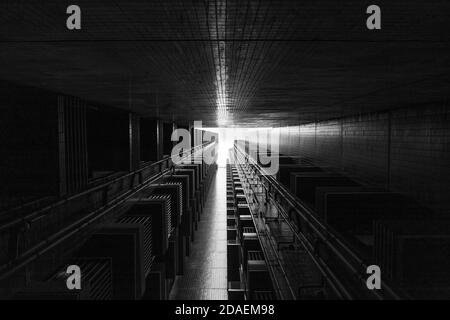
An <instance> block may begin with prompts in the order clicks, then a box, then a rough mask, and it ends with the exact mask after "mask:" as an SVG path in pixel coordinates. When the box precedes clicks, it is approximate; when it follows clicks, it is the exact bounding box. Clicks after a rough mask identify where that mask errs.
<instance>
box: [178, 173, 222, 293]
mask: <svg viewBox="0 0 450 320" xmlns="http://www.w3.org/2000/svg"><path fill="white" fill-rule="evenodd" d="M226 220H227V219H226V169H225V168H224V167H222V168H218V170H217V174H216V177H215V179H214V181H213V183H212V184H211V189H210V191H209V194H208V198H207V201H206V205H205V208H204V211H203V214H202V216H201V220H200V222H199V224H198V230H197V232H196V234H195V241H194V242H193V243H192V247H191V255H190V256H189V257H188V259H187V263H186V268H185V274H184V275H183V276H180V277H178V278H177V280H176V281H175V284H174V287H173V289H172V292H171V295H170V299H173V300H184V299H186V300H211V299H215V300H226V299H227V221H226Z"/></svg>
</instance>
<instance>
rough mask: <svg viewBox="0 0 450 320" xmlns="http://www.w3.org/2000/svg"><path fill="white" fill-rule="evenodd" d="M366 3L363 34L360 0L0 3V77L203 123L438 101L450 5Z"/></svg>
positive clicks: (445, 72) (271, 121) (314, 116)
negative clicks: (70, 13) (69, 22)
mask: <svg viewBox="0 0 450 320" xmlns="http://www.w3.org/2000/svg"><path fill="white" fill-rule="evenodd" d="M375 2H376V4H377V5H379V6H380V7H381V10H382V29H381V30H375V31H369V30H368V29H367V28H366V17H367V14H366V13H365V11H366V7H367V6H368V5H370V4H371V2H370V3H369V2H366V1H360V0H350V1H338V0H320V1H319V0H307V1H279V0H277V1H275V0H274V1H268V0H245V1H244V0H241V1H237V0H210V1H192V0H184V1H182V0H178V1H168V0H159V1H151V0H104V1H101V0H77V1H63V0H46V1H36V0H28V1H24V0H14V1H13V0H3V1H1V3H0V41H1V42H0V79H3V80H8V81H12V82H16V83H20V84H28V85H33V86H36V87H41V88H45V89H49V90H52V91H58V92H63V93H67V94H72V95H76V96H80V97H82V98H85V99H88V100H91V101H95V102H100V103H103V104H108V105H112V106H116V107H120V108H125V109H132V110H135V111H136V112H138V113H140V114H143V115H148V116H155V117H161V118H164V119H167V120H172V119H174V120H203V121H204V122H205V125H209V126H215V125H216V124H217V119H218V118H220V119H221V120H223V121H221V122H220V123H219V124H223V125H232V124H235V125H238V126H246V125H251V126H268V125H275V126H279V125H287V124H294V123H297V124H298V123H305V122H310V121H314V120H320V119H329V118H334V117H339V116H342V115H348V114H357V113H364V112H368V111H372V110H380V109H389V108H396V107H402V106H406V105H420V104H423V103H429V102H430V101H435V102H439V101H442V100H445V99H448V98H449V93H450V90H449V88H450V72H449V71H450V32H449V30H450V26H449V24H450V23H449V13H450V1H447V0H435V1H406V0H396V1H375ZM73 3H75V4H77V5H79V6H80V7H81V9H82V30H80V31H69V30H67V29H66V18H67V14H66V8H67V6H68V5H70V4H73Z"/></svg>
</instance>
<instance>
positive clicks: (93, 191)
mask: <svg viewBox="0 0 450 320" xmlns="http://www.w3.org/2000/svg"><path fill="white" fill-rule="evenodd" d="M214 144H215V142H208V143H204V144H202V145H199V146H196V147H194V148H191V149H190V150H189V151H188V152H186V153H184V155H183V157H182V158H181V161H183V160H185V159H186V158H189V157H191V156H194V155H196V154H197V153H198V152H200V151H203V150H204V149H205V150H206V149H209V148H210V147H212V146H213V145H214ZM178 164H182V163H173V162H172V160H171V158H170V157H167V158H164V159H162V160H159V161H157V162H154V163H151V164H148V165H146V166H144V167H142V168H140V169H138V170H136V171H133V172H130V173H127V174H124V175H122V176H120V177H118V178H115V179H113V180H111V181H108V182H106V183H104V184H101V185H98V186H95V187H93V188H90V189H87V190H85V191H82V192H80V193H77V194H74V195H71V196H69V197H67V198H64V199H61V200H59V201H56V202H55V203H52V204H50V205H47V206H45V207H44V208H41V209H38V210H35V211H33V212H29V213H25V214H23V215H21V216H20V217H15V216H8V217H6V219H3V221H2V222H0V243H2V242H3V244H4V247H7V248H8V259H7V260H6V261H4V262H3V264H2V265H0V284H1V282H3V281H5V280H7V279H8V278H9V277H10V276H11V275H14V274H15V273H17V272H18V271H20V270H22V269H23V268H24V267H26V266H27V265H29V264H30V263H31V262H33V261H35V260H36V259H38V258H39V257H42V256H43V255H44V254H46V253H47V252H49V251H50V250H52V249H53V248H55V247H56V246H58V245H60V244H61V243H62V242H64V241H66V240H68V239H70V238H72V237H74V236H76V235H77V234H80V233H81V232H82V231H85V230H86V229H87V228H88V227H90V226H93V225H95V224H96V223H97V222H100V221H102V219H104V218H105V217H106V216H107V215H108V214H109V213H111V212H112V211H113V210H114V209H116V208H118V207H119V206H120V205H121V204H123V203H124V202H125V201H127V200H128V199H130V198H131V197H132V196H133V195H134V194H136V193H137V192H139V191H141V190H142V189H144V188H145V187H147V185H149V184H151V183H153V182H155V181H157V180H158V179H160V178H161V177H163V176H165V175H167V174H169V173H170V172H171V170H172V169H173V168H174V167H175V165H178ZM66 211H70V213H69V214H68V213H67V212H66ZM52 222H53V224H52ZM47 223H49V225H47ZM36 226H37V227H36ZM30 234H32V235H30ZM5 241H6V242H7V245H5ZM1 288H2V285H0V289H1Z"/></svg>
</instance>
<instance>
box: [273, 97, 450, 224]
mask: <svg viewBox="0 0 450 320" xmlns="http://www.w3.org/2000/svg"><path fill="white" fill-rule="evenodd" d="M449 120H450V106H449V104H448V102H445V103H444V102H443V103H438V104H433V105H427V106H420V107H414V108H404V109H396V110H392V111H386V112H377V113H370V114H363V115H358V116H352V117H347V118H342V119H336V120H332V121H325V122H317V123H310V124H306V125H301V126H293V127H285V128H282V130H281V137H280V152H281V153H284V154H288V155H292V156H296V157H300V158H301V159H306V160H311V161H313V162H314V163H316V164H319V165H326V166H331V167H333V168H336V169H337V170H342V171H344V172H345V173H346V174H348V175H349V176H351V177H354V178H356V179H358V180H360V181H362V182H365V183H368V184H370V185H373V186H379V187H385V188H387V189H390V190H393V191H399V192H404V193H407V194H409V195H410V196H412V197H413V198H414V199H416V200H418V201H419V202H421V203H422V204H423V205H425V206H427V207H430V208H432V209H433V210H434V211H435V212H436V213H440V214H442V215H446V214H449V213H450V190H449V189H448V184H449V182H450V181H449V180H450V121H449Z"/></svg>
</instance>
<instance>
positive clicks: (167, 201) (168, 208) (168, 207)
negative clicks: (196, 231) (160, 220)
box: [148, 194, 172, 236]
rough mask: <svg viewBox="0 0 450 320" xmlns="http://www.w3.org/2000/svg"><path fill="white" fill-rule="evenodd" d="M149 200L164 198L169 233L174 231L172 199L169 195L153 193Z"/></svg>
mask: <svg viewBox="0 0 450 320" xmlns="http://www.w3.org/2000/svg"><path fill="white" fill-rule="evenodd" d="M148 200H163V201H164V207H165V210H164V211H165V217H166V221H167V235H168V236H170V234H171V233H172V201H171V199H170V196H169V195H162V194H153V195H151V196H150V197H148Z"/></svg>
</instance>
